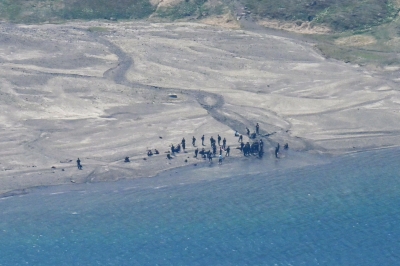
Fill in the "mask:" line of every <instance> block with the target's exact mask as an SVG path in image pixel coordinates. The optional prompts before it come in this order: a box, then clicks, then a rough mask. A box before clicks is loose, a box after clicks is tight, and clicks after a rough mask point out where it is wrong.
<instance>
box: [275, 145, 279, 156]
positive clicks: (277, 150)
mask: <svg viewBox="0 0 400 266" xmlns="http://www.w3.org/2000/svg"><path fill="white" fill-rule="evenodd" d="M278 153H279V143H278V146H276V148H275V158H278Z"/></svg>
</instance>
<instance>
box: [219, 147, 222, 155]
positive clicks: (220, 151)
mask: <svg viewBox="0 0 400 266" xmlns="http://www.w3.org/2000/svg"><path fill="white" fill-rule="evenodd" d="M221 154H222V147H221V146H219V155H221Z"/></svg>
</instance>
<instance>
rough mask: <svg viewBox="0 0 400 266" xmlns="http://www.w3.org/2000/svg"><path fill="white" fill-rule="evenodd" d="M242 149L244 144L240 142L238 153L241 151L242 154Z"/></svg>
mask: <svg viewBox="0 0 400 266" xmlns="http://www.w3.org/2000/svg"><path fill="white" fill-rule="evenodd" d="M243 147H244V143H243V141H242V142H240V151H242V152H243Z"/></svg>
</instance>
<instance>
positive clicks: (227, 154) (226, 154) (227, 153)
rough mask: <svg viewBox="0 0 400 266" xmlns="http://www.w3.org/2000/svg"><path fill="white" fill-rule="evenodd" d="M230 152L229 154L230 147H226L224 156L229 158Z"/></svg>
mask: <svg viewBox="0 0 400 266" xmlns="http://www.w3.org/2000/svg"><path fill="white" fill-rule="evenodd" d="M230 152H231V147H229V146H228V148H226V153H225V156H229V153H230Z"/></svg>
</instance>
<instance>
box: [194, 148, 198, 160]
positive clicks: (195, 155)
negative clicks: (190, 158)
mask: <svg viewBox="0 0 400 266" xmlns="http://www.w3.org/2000/svg"><path fill="white" fill-rule="evenodd" d="M198 153H199V149H197V148H196V149H195V150H194V158H197V154H198Z"/></svg>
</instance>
